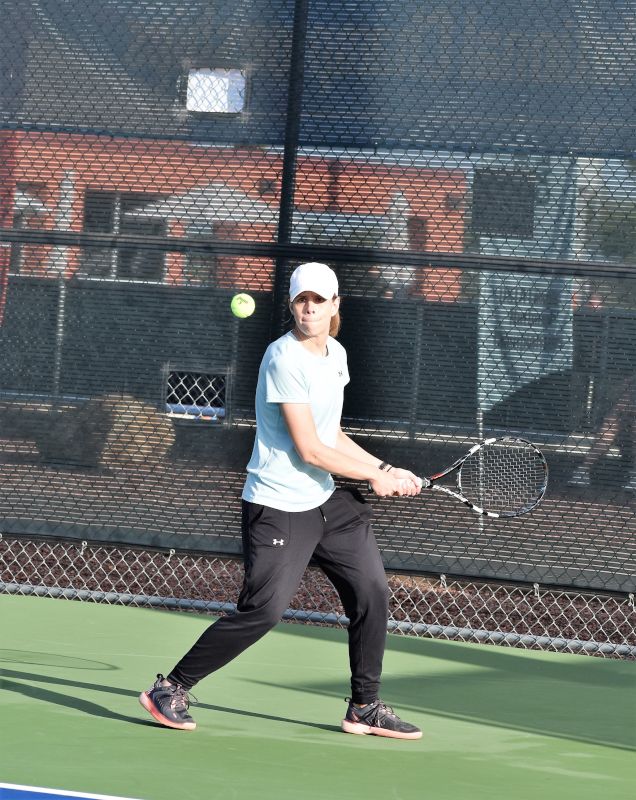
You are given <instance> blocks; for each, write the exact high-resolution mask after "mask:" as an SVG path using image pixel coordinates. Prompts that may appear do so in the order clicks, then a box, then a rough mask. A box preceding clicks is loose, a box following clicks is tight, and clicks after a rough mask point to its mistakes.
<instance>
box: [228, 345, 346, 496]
mask: <svg viewBox="0 0 636 800" xmlns="http://www.w3.org/2000/svg"><path fill="white" fill-rule="evenodd" d="M347 383H349V371H348V369H347V354H346V351H345V349H344V347H343V346H342V345H341V344H340V343H339V342H337V341H336V340H335V339H333V338H332V337H329V339H328V341H327V356H326V357H324V358H322V357H320V356H318V355H314V354H313V353H311V352H310V351H309V350H307V348H306V347H304V346H303V345H302V344H301V343H300V342H299V341H298V339H296V337H295V336H294V334H293V333H291V331H290V332H289V333H286V334H285V335H284V336H281V337H280V339H277V340H276V341H275V342H272V344H270V346H269V347H268V348H267V350H266V351H265V355H264V356H263V360H262V361H261V366H260V369H259V372H258V384H257V386H256V441H255V442H254V449H253V451H252V457H251V458H250V461H249V464H248V465H247V473H248V474H247V480H246V482H245V487H244V489H243V499H244V500H249V501H250V502H251V503H259V504H260V505H264V506H270V507H272V508H278V509H280V510H282V511H308V510H309V509H311V508H317V507H318V506H320V505H322V504H323V503H324V502H325V501H326V500H327V499H328V498H329V497H330V496H331V494H332V493H333V491H334V489H335V484H334V481H333V478H332V477H331V475H330V474H329V472H326V471H325V470H324V469H320V468H319V467H314V466H312V465H310V464H306V463H305V462H304V461H303V460H302V459H301V458H300V456H299V455H298V452H297V451H296V448H295V447H294V443H293V441H292V438H291V436H290V435H289V431H288V430H287V425H286V424H285V420H284V419H283V415H282V412H281V409H280V404H281V403H308V404H309V405H310V407H311V413H312V416H313V419H314V424H315V426H316V432H317V434H318V438H319V439H320V441H321V442H323V444H326V445H328V446H329V447H335V445H336V440H337V436H338V430H339V428H340V420H341V417H342V401H343V394H344V387H345V385H346V384H347Z"/></svg>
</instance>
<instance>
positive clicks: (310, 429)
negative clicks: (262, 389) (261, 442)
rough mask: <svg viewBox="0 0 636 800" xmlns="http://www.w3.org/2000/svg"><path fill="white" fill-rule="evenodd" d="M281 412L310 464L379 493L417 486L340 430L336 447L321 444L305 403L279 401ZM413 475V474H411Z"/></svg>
mask: <svg viewBox="0 0 636 800" xmlns="http://www.w3.org/2000/svg"><path fill="white" fill-rule="evenodd" d="M280 405H281V413H282V415H283V419H284V420H285V423H286V425H287V429H288V430H289V434H290V436H291V438H292V441H293V442H294V446H295V448H296V451H297V452H298V455H299V456H300V457H301V459H302V460H303V461H304V462H305V463H307V464H311V465H312V466H314V467H320V468H321V469H324V470H325V471H327V472H332V473H335V474H336V475H341V476H342V477H343V478H352V479H354V480H366V481H368V482H369V483H370V484H371V488H372V489H373V491H374V492H375V493H376V494H378V495H380V496H382V497H386V496H388V495H394V494H398V495H413V494H417V493H418V492H419V486H418V485H417V484H416V483H415V482H413V481H410V480H406V481H405V480H404V479H403V476H401V475H396V474H395V471H394V470H391V471H389V472H387V471H385V470H381V469H380V468H379V467H380V463H381V462H380V460H379V459H377V458H375V457H374V456H372V455H371V454H370V453H367V452H366V450H364V449H363V448H362V447H359V446H358V445H357V444H356V443H355V442H353V441H352V440H351V439H349V437H348V436H346V434H345V433H343V432H342V431H340V433H339V434H338V440H337V442H336V447H329V446H328V445H326V444H323V443H322V442H321V441H320V439H319V438H318V434H317V433H316V426H315V425H314V418H313V416H312V413H311V407H310V406H309V404H306V403H281V404H280ZM413 477H415V476H413Z"/></svg>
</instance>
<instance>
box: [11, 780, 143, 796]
mask: <svg viewBox="0 0 636 800" xmlns="http://www.w3.org/2000/svg"><path fill="white" fill-rule="evenodd" d="M63 797H83V798H85V800H132V798H123V797H115V796H113V795H109V794H83V793H82V792H65V791H61V790H58V789H44V788H43V787H41V786H18V785H16V784H12V783H0V800H55V798H63Z"/></svg>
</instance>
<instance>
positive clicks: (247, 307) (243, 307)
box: [230, 293, 256, 319]
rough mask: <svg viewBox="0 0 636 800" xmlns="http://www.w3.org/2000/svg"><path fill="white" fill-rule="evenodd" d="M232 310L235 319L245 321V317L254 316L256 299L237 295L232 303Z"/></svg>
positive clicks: (245, 295)
mask: <svg viewBox="0 0 636 800" xmlns="http://www.w3.org/2000/svg"><path fill="white" fill-rule="evenodd" d="M230 308H231V309H232V314H234V316H235V317H238V318H239V319H245V317H251V316H252V314H253V313H254V309H255V308H256V303H255V302H254V298H253V297H252V296H251V295H249V294H243V293H241V294H235V295H234V297H233V298H232V302H231V303H230Z"/></svg>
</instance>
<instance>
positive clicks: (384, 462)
mask: <svg viewBox="0 0 636 800" xmlns="http://www.w3.org/2000/svg"><path fill="white" fill-rule="evenodd" d="M378 469H385V470H386V471H387V472H388V471H389V470H390V469H391V465H390V464H387V462H386V461H383V462H382V463H381V464H380V466H379V467H378Z"/></svg>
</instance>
